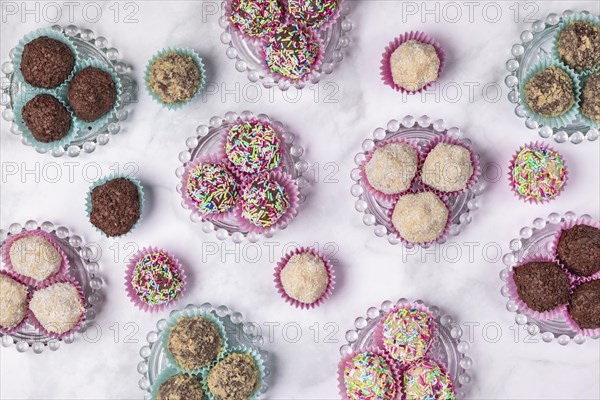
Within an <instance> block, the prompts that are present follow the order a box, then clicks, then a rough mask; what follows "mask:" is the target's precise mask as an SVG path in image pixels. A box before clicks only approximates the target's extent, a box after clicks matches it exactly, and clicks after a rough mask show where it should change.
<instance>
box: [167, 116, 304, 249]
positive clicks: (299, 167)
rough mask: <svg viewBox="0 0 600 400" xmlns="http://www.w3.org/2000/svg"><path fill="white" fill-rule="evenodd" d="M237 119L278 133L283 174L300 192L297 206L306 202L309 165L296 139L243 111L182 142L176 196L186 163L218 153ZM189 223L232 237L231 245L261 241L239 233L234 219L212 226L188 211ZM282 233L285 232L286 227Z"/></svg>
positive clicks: (202, 128)
mask: <svg viewBox="0 0 600 400" xmlns="http://www.w3.org/2000/svg"><path fill="white" fill-rule="evenodd" d="M238 118H241V119H242V120H244V121H247V120H250V119H253V118H257V119H259V120H260V121H264V122H269V123H271V124H272V125H273V126H274V127H275V128H276V129H277V130H278V131H279V132H281V135H282V137H283V141H284V144H285V146H284V149H283V151H284V154H285V159H286V160H288V162H287V165H286V172H287V173H288V174H289V175H290V176H291V177H292V179H294V181H295V182H296V185H297V186H298V190H299V192H300V195H299V203H300V204H302V203H303V202H304V201H305V200H306V195H305V194H304V193H303V189H306V187H307V186H308V181H307V179H306V178H304V177H303V176H302V175H303V174H304V172H306V170H307V169H308V163H307V162H306V161H305V160H303V159H302V155H303V154H304V149H303V148H302V146H300V145H297V144H294V139H295V135H294V134H293V133H292V132H290V131H289V130H288V129H287V128H286V127H285V126H284V125H283V124H282V123H281V122H279V121H274V120H271V119H270V118H269V117H268V116H267V115H265V114H258V115H254V114H253V113H252V112H250V111H244V112H242V113H241V114H237V113H235V112H228V113H226V114H225V117H212V118H211V119H210V122H209V125H200V126H198V128H196V133H197V136H190V137H189V138H187V140H186V141H185V144H186V146H187V149H186V150H184V151H182V152H181V153H179V161H181V162H182V165H181V166H180V167H179V168H177V170H176V171H175V175H177V178H179V182H178V184H177V193H179V194H181V190H182V184H181V179H182V177H183V174H184V173H185V166H186V165H187V163H189V162H190V161H193V160H195V159H196V158H198V157H199V156H203V155H207V154H211V153H215V152H216V151H218V148H219V145H220V143H221V140H222V139H223V136H224V135H227V133H228V132H229V127H230V126H231V125H232V124H233V123H235V121H237V120H238ZM181 205H182V207H183V208H184V209H187V208H186V204H185V203H184V202H183V200H182V202H181ZM190 219H191V221H192V222H198V223H201V225H202V231H203V232H205V233H210V232H213V231H214V232H215V233H216V236H217V238H218V239H219V240H226V239H227V238H229V237H231V240H232V241H233V242H234V243H241V242H242V241H243V240H244V238H246V239H248V240H249V241H250V242H256V241H257V240H258V239H259V237H260V235H258V234H256V233H253V232H247V231H243V230H240V228H239V227H238V226H237V224H236V222H235V220H233V219H231V220H224V221H213V222H211V221H202V218H201V217H200V216H199V215H198V214H196V213H195V212H193V211H192V210H190ZM281 229H285V226H284V227H282V228H281ZM273 234H274V231H273V230H271V231H270V232H267V233H266V234H265V235H264V236H265V237H272V235H273Z"/></svg>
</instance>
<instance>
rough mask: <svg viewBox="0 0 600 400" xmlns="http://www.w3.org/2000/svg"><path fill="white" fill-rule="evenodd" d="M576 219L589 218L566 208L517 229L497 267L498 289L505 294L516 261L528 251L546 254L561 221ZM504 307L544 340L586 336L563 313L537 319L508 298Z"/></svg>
mask: <svg viewBox="0 0 600 400" xmlns="http://www.w3.org/2000/svg"><path fill="white" fill-rule="evenodd" d="M577 219H583V220H586V219H587V220H592V217H590V216H589V215H587V214H584V215H582V216H580V217H577V214H575V213H574V212H572V211H568V212H566V213H565V214H563V215H560V214H557V213H551V214H550V215H548V217H547V218H536V219H534V220H533V223H532V225H531V226H524V227H522V228H521V230H520V231H519V237H518V238H515V239H512V240H511V241H510V244H509V249H510V252H509V253H506V254H505V255H504V256H503V257H502V262H503V263H504V265H506V268H504V269H503V270H502V271H500V279H501V280H502V282H503V286H502V289H501V291H500V293H501V294H502V296H504V297H506V298H508V287H507V286H506V281H507V280H508V275H509V272H510V270H511V269H512V267H514V266H515V265H517V264H519V263H520V262H521V261H522V260H524V259H525V258H526V257H528V256H530V255H535V254H537V255H549V254H550V253H551V251H552V242H553V240H554V236H555V234H556V232H557V231H558V229H559V228H560V225H561V224H562V223H563V222H566V221H574V220H577ZM506 309H507V310H508V311H510V312H511V313H514V314H515V322H516V323H517V324H518V325H521V326H524V327H525V329H527V333H528V334H529V335H531V336H537V335H540V336H541V338H542V340H543V341H544V342H546V343H550V342H552V341H553V340H554V339H556V341H557V342H558V343H560V344H561V345H567V344H569V343H570V342H571V341H572V342H575V343H577V344H582V343H584V342H585V340H586V337H585V336H583V335H579V334H577V333H575V332H574V331H573V330H572V329H571V328H569V326H568V325H567V323H566V322H565V320H564V319H563V318H562V317H559V318H555V319H550V320H539V319H537V318H533V317H531V316H529V315H526V314H524V313H522V312H521V310H519V307H518V306H517V305H516V304H515V302H514V301H512V300H511V299H508V300H507V302H506ZM599 337H600V336H592V339H598V338H599Z"/></svg>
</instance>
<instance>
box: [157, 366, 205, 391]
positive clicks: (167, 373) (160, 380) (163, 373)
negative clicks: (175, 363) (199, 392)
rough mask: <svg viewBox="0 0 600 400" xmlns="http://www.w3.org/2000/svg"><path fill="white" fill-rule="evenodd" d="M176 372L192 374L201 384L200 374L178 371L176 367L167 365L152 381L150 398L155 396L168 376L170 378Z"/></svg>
mask: <svg viewBox="0 0 600 400" xmlns="http://www.w3.org/2000/svg"><path fill="white" fill-rule="evenodd" d="M177 374H186V375H190V376H193V377H195V378H197V379H198V382H200V385H201V386H202V377H201V376H199V375H194V374H190V373H187V372H180V371H178V370H177V369H175V368H173V367H171V366H168V367H167V368H165V369H163V370H162V371H161V372H160V374H158V376H157V377H156V380H155V381H154V384H152V387H151V388H150V395H151V397H152V399H156V398H157V396H158V390H159V389H160V387H161V386H162V384H163V383H165V382H166V381H167V380H168V379H169V378H171V377H172V376H174V375H177Z"/></svg>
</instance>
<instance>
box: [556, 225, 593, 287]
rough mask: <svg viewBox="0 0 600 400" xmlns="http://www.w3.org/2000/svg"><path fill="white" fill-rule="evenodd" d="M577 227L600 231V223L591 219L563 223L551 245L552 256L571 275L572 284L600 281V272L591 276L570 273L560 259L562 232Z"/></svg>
mask: <svg viewBox="0 0 600 400" xmlns="http://www.w3.org/2000/svg"><path fill="white" fill-rule="evenodd" d="M576 225H587V226H591V227H593V228H596V229H600V221H596V220H589V219H581V218H579V219H577V220H574V221H566V222H563V223H562V224H561V225H560V227H559V229H558V230H557V231H556V234H555V235H554V239H553V240H552V245H551V249H552V254H553V256H554V257H555V259H556V261H557V262H558V263H559V264H560V266H561V267H562V268H563V270H565V272H566V273H567V274H568V275H569V278H570V279H571V282H573V283H583V282H589V281H592V280H595V279H600V271H598V272H596V273H594V274H592V275H590V276H579V275H577V274H575V273H573V272H571V271H569V269H568V268H567V266H566V265H565V263H564V262H562V261H561V260H560V259H559V257H558V252H557V251H558V242H559V241H560V237H561V235H562V232H563V231H564V230H566V229H571V228H573V227H574V226H576Z"/></svg>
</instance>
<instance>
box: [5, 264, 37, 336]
mask: <svg viewBox="0 0 600 400" xmlns="http://www.w3.org/2000/svg"><path fill="white" fill-rule="evenodd" d="M0 275H5V276H7V277H9V278H10V279H12V280H14V281H15V282H17V283H20V284H21V285H23V286H25V288H26V289H27V310H26V311H25V315H24V316H23V319H22V320H21V321H20V322H19V323H18V324H16V325H15V326H13V327H11V328H5V327H3V326H1V325H0V332H1V333H3V334H5V335H12V334H13V333H15V332H18V331H19V330H21V328H22V327H23V326H24V325H25V324H26V323H27V320H28V317H29V314H30V311H29V301H30V300H31V295H32V294H33V293H32V291H31V288H30V287H28V285H27V284H26V283H25V282H23V281H22V280H21V279H20V278H19V277H18V276H17V275H15V274H14V273H12V272H10V271H0Z"/></svg>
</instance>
